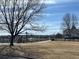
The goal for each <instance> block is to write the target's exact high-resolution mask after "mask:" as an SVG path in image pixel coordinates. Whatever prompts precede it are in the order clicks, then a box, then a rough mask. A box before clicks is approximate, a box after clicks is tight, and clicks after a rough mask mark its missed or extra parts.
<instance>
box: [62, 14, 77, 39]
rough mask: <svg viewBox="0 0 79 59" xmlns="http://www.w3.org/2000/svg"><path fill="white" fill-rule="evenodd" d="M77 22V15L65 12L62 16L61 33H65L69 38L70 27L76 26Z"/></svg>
mask: <svg viewBox="0 0 79 59" xmlns="http://www.w3.org/2000/svg"><path fill="white" fill-rule="evenodd" d="M77 24H78V22H77V17H76V16H75V15H74V14H72V15H71V14H69V13H68V14H66V15H65V16H64V18H63V24H62V25H63V34H65V35H67V36H68V37H69V38H70V37H71V29H72V28H73V27H74V28H76V26H77Z"/></svg>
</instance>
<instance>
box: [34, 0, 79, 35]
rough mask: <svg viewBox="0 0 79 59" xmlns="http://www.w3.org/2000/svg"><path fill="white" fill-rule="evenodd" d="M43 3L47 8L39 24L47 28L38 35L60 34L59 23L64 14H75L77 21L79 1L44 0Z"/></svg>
mask: <svg viewBox="0 0 79 59" xmlns="http://www.w3.org/2000/svg"><path fill="white" fill-rule="evenodd" d="M45 3H46V4H47V5H48V6H47V8H45V9H44V15H43V17H42V20H41V21H40V23H42V24H44V25H45V26H48V28H47V30H46V31H45V32H42V33H41V32H40V34H45V35H50V34H56V33H58V32H60V33H62V29H61V26H62V25H61V23H62V20H63V16H64V15H65V14H66V13H71V14H75V15H76V16H77V18H78V19H79V0H46V2H45ZM35 34H36V33H35ZM37 34H38V32H37Z"/></svg>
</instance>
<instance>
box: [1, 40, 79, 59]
mask: <svg viewBox="0 0 79 59" xmlns="http://www.w3.org/2000/svg"><path fill="white" fill-rule="evenodd" d="M3 47H5V49H2V48H3ZM1 49H2V51H1V52H0V53H1V54H10V55H11V54H12V55H20V56H29V57H33V58H36V59H79V42H71V41H44V42H37V43H27V44H25V45H22V44H21V45H15V46H14V47H12V48H10V47H9V46H1V47H0V50H1Z"/></svg>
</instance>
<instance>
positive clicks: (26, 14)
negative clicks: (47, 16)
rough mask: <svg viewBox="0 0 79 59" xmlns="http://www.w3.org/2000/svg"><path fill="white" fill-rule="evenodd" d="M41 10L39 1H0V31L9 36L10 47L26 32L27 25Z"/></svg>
mask: <svg viewBox="0 0 79 59" xmlns="http://www.w3.org/2000/svg"><path fill="white" fill-rule="evenodd" d="M43 8H44V7H43V3H42V2H41V0H0V13H2V14H1V15H0V22H1V23H0V24H1V29H2V30H6V31H7V32H8V33H9V34H10V35H11V38H10V46H13V45H14V44H13V42H14V39H15V38H16V37H17V36H18V35H19V34H21V33H23V32H24V31H25V30H26V26H27V24H29V23H31V22H32V21H35V19H36V17H37V16H38V15H39V12H41V10H42V9H43Z"/></svg>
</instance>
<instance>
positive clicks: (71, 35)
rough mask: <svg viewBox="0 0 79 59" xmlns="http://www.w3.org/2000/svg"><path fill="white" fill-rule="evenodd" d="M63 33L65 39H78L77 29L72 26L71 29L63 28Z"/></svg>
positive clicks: (78, 32)
mask: <svg viewBox="0 0 79 59" xmlns="http://www.w3.org/2000/svg"><path fill="white" fill-rule="evenodd" d="M63 35H64V38H65V39H79V29H77V28H76V27H75V26H72V28H71V29H66V30H64V32H63Z"/></svg>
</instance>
